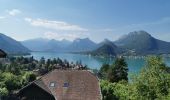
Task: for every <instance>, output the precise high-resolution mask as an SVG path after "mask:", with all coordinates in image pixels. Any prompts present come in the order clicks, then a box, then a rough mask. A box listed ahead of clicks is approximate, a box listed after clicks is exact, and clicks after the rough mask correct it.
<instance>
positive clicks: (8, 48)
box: [0, 33, 30, 54]
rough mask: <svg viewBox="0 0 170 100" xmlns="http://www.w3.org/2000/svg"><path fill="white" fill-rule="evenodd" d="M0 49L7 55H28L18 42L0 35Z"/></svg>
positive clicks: (27, 50)
mask: <svg viewBox="0 0 170 100" xmlns="http://www.w3.org/2000/svg"><path fill="white" fill-rule="evenodd" d="M0 49H2V50H4V51H5V52H7V53H8V54H28V53H29V52H30V50H29V49H27V48H26V47H24V46H23V45H22V44H21V43H20V42H18V41H16V40H14V39H12V38H10V37H8V36H6V35H4V34H2V33H0Z"/></svg>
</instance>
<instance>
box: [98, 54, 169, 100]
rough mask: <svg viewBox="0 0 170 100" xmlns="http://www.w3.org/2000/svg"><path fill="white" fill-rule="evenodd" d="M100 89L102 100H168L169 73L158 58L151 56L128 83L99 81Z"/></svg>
mask: <svg viewBox="0 0 170 100" xmlns="http://www.w3.org/2000/svg"><path fill="white" fill-rule="evenodd" d="M108 88H109V89H108ZM101 89H102V94H103V96H104V97H103V98H104V100H112V99H105V98H111V97H113V98H115V97H116V98H117V99H119V100H169V99H170V73H169V72H168V71H167V66H166V65H165V64H164V62H163V60H162V59H161V58H160V57H156V56H152V57H149V58H148V59H147V63H146V65H145V67H144V68H143V69H142V70H141V72H140V73H139V74H138V75H136V76H135V77H134V78H133V79H132V80H131V81H130V82H129V83H128V82H127V81H119V82H115V83H110V82H109V81H101ZM108 90H111V91H108ZM108 92H109V93H108ZM110 96H111V97H110Z"/></svg>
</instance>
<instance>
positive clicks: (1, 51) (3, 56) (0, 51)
mask: <svg viewBox="0 0 170 100" xmlns="http://www.w3.org/2000/svg"><path fill="white" fill-rule="evenodd" d="M6 56H7V54H6V53H5V52H4V51H3V50H2V49H0V58H6Z"/></svg>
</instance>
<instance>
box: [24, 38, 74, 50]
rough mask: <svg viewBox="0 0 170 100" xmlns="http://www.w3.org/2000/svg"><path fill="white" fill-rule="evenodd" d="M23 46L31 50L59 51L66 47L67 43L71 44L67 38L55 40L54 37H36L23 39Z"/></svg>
mask: <svg viewBox="0 0 170 100" xmlns="http://www.w3.org/2000/svg"><path fill="white" fill-rule="evenodd" d="M21 43H22V44H23V45H24V46H25V47H27V48H29V49H30V50H32V51H55V52H61V51H62V50H64V48H66V47H67V46H68V45H69V44H71V42H70V41H68V40H65V39H63V40H61V41H58V40H55V39H51V40H49V39H44V38H37V39H31V40H25V41H22V42H21Z"/></svg>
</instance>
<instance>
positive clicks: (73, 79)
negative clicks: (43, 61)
mask: <svg viewBox="0 0 170 100" xmlns="http://www.w3.org/2000/svg"><path fill="white" fill-rule="evenodd" d="M51 82H54V83H55V87H50V83H51ZM34 83H35V84H37V85H38V86H40V87H41V88H42V89H44V90H45V91H47V92H49V93H50V94H52V95H53V96H54V97H55V98H56V100H101V93H100V86H99V80H98V78H97V77H96V76H95V75H94V74H92V73H91V72H89V71H87V70H57V69H56V70H54V71H52V72H50V73H48V74H46V75H44V76H43V77H41V78H40V79H39V80H38V81H34ZM64 83H66V84H65V85H66V86H68V87H64Z"/></svg>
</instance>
